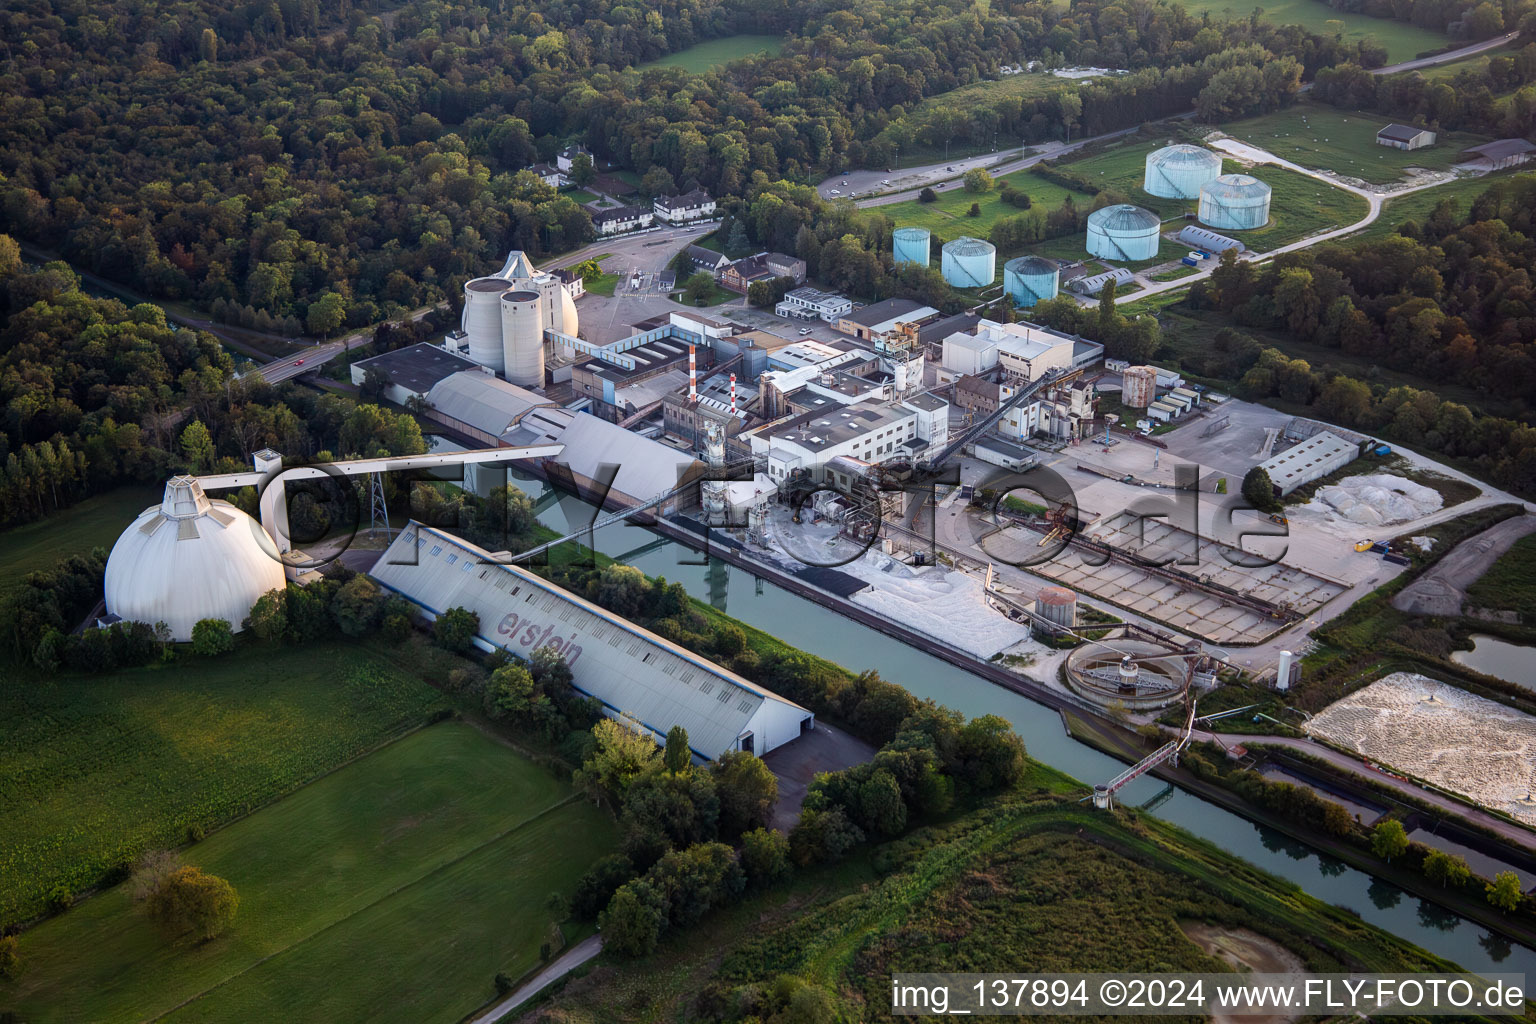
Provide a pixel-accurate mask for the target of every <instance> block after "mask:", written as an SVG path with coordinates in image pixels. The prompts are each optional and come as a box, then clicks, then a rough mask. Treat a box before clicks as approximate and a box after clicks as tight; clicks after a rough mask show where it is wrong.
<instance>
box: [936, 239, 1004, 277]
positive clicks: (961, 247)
mask: <svg viewBox="0 0 1536 1024" xmlns="http://www.w3.org/2000/svg"><path fill="white" fill-rule="evenodd" d="M939 255H940V259H939V269H940V272H941V273H943V275H944V280H945V281H947V282H949V284H950V285H952V286H953V287H955V288H988V287H991V285H992V282H993V280H994V279H995V278H996V277H997V246H995V245H993V244H992V243H991V242H985V241H982V240H981V239H980V238H969V237H961V238H957V239H955V240H954V241H953V242H945V243H944V248H943V249H942V250H941V251H940V254H939Z"/></svg>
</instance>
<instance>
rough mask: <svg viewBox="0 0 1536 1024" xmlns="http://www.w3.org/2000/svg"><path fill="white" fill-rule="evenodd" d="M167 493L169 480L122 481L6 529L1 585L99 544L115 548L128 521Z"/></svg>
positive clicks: (1, 541) (1, 538)
mask: <svg viewBox="0 0 1536 1024" xmlns="http://www.w3.org/2000/svg"><path fill="white" fill-rule="evenodd" d="M164 493H165V488H164V487H163V486H156V487H140V486H133V487H119V488H117V489H116V490H112V491H108V492H106V493H105V494H98V495H96V496H94V497H91V498H86V499H85V500H84V501H80V502H76V503H75V504H74V505H71V506H70V507H69V508H66V509H63V510H62V511H59V512H56V513H54V514H53V515H51V516H49V517H48V518H46V519H42V520H39V521H37V522H35V523H24V524H22V525H21V526H15V527H12V528H11V529H9V530H6V531H4V532H0V589H5V588H8V587H10V586H11V585H12V584H14V583H17V582H19V581H20V579H21V577H23V576H25V575H26V574H27V573H29V572H35V571H36V570H38V569H52V568H53V567H54V565H55V564H56V563H57V562H58V561H59V560H60V559H63V558H68V557H69V556H70V555H83V554H86V553H87V552H89V551H90V550H91V548H94V547H103V548H106V549H107V550H109V551H110V550H111V549H112V545H113V544H115V543H116V542H117V538H118V535H119V534H121V533H122V532H123V529H124V527H126V526H127V525H128V524H129V523H131V522H133V519H134V517H135V516H137V515H138V514H139V513H140V512H142V511H144V510H145V509H146V508H148V507H149V506H151V505H155V504H158V503H159V501H160V498H161V496H162V495H163V494H164Z"/></svg>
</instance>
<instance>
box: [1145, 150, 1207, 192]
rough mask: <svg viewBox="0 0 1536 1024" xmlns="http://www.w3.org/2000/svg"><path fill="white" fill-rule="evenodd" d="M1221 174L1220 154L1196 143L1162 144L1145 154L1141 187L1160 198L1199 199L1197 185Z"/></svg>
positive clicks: (1198, 186)
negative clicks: (1157, 148)
mask: <svg viewBox="0 0 1536 1024" xmlns="http://www.w3.org/2000/svg"><path fill="white" fill-rule="evenodd" d="M1220 174H1221V157H1220V156H1218V155H1217V154H1215V153H1213V152H1211V151H1210V150H1208V149H1204V148H1202V147H1200V146H1188V145H1183V144H1180V145H1177V146H1165V147H1163V148H1162V149H1159V150H1155V151H1153V152H1151V153H1148V154H1147V173H1146V177H1145V178H1143V179H1142V185H1141V187H1142V188H1143V189H1145V190H1146V191H1147V192H1148V193H1149V194H1151V195H1154V196H1161V197H1162V198H1164V199H1199V198H1200V186H1201V185H1204V184H1205V183H1206V182H1208V181H1214V180H1215V179H1216V178H1217V177H1218V176H1220Z"/></svg>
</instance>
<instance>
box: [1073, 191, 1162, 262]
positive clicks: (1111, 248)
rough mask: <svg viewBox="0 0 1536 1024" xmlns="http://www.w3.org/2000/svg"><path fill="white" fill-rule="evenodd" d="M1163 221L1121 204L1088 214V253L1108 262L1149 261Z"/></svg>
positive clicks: (1153, 254)
mask: <svg viewBox="0 0 1536 1024" xmlns="http://www.w3.org/2000/svg"><path fill="white" fill-rule="evenodd" d="M1161 230H1162V222H1161V221H1159V220H1158V219H1157V214H1155V213H1153V212H1152V211H1151V210H1143V209H1142V208H1141V207H1139V206H1132V205H1130V204H1129V203H1120V204H1118V205H1115V206H1106V207H1104V208H1103V209H1100V210H1094V211H1093V212H1092V213H1090V214H1089V215H1088V252H1089V253H1090V254H1092V255H1094V256H1097V257H1099V258H1100V259H1105V260H1128V261H1134V260H1150V259H1152V258H1153V257H1155V256H1156V255H1157V242H1158V233H1159V232H1160V231H1161Z"/></svg>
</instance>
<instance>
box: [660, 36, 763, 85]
mask: <svg viewBox="0 0 1536 1024" xmlns="http://www.w3.org/2000/svg"><path fill="white" fill-rule="evenodd" d="M783 49H784V40H783V38H782V37H781V36H753V35H739V36H726V37H725V38H724V39H711V40H710V41H709V42H707V43H699V44H697V45H695V46H690V47H688V48H687V49H686V50H678V51H677V52H676V53H669V54H667V55H666V56H665V57H658V58H657V59H655V60H648V61H646V62H645V63H644V64H641V65H640V70H641V71H644V70H646V69H647V68H682V69H683V70H684V71H688V72H691V73H693V74H696V75H697V74H703V73H704V72H705V71H708V70H709V69H710V68H714V67H719V66H720V65H722V64H727V63H729V62H730V61H733V60H740V59H741V58H742V57H751V56H752V55H754V54H758V53H768V54H773V55H775V56H777V55H778V54H779V53H780V52H782V51H783Z"/></svg>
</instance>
